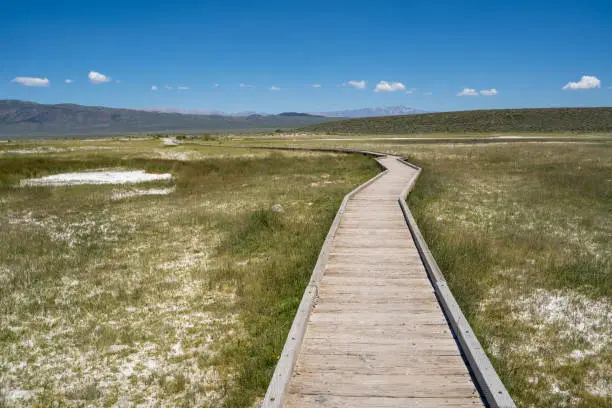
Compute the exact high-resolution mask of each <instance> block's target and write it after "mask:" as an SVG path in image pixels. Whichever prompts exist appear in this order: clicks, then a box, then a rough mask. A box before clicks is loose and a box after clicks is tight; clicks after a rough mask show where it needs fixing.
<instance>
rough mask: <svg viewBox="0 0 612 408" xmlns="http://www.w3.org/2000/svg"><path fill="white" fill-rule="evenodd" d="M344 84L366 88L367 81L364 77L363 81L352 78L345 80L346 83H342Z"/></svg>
mask: <svg viewBox="0 0 612 408" xmlns="http://www.w3.org/2000/svg"><path fill="white" fill-rule="evenodd" d="M342 86H352V87H355V88H357V89H365V87H366V81H364V80H363V79H362V80H361V81H355V80H352V81H348V82H345V83H344V84H342Z"/></svg>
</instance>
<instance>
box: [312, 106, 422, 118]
mask: <svg viewBox="0 0 612 408" xmlns="http://www.w3.org/2000/svg"><path fill="white" fill-rule="evenodd" d="M419 113H430V112H429V111H426V110H423V109H417V108H412V107H409V106H404V105H398V106H378V107H375V108H362V109H346V110H340V111H332V112H316V113H313V115H321V116H326V117H330V118H369V117H376V116H397V115H415V114H419Z"/></svg>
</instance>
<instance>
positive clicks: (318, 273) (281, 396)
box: [243, 146, 516, 408]
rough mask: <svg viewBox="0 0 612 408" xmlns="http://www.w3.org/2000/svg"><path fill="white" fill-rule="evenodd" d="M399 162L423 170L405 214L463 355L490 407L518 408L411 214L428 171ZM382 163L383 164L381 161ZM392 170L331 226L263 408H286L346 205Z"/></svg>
mask: <svg viewBox="0 0 612 408" xmlns="http://www.w3.org/2000/svg"><path fill="white" fill-rule="evenodd" d="M243 147H249V148H260V149H278V150H307V151H322V152H340V153H358V154H365V155H369V156H374V157H376V158H379V157H383V156H390V155H387V154H385V153H380V152H373V151H367V150H355V149H343V148H299V147H297V148H296V147H276V146H275V147H272V146H270V147H263V146H243ZM396 159H397V160H398V161H400V162H401V163H403V164H405V165H406V166H409V167H412V168H413V169H415V170H417V173H416V174H415V175H414V177H413V178H412V180H411V181H410V182H409V183H408V185H407V186H406V188H405V189H404V190H403V191H402V194H401V196H400V197H399V198H398V203H399V205H400V207H401V209H402V213H403V214H404V218H405V220H406V223H407V225H408V228H409V230H410V233H411V235H412V237H413V240H414V242H415V245H416V247H417V250H418V252H419V255H420V257H421V260H422V262H423V264H424V266H425V270H426V271H427V275H428V276H429V279H430V281H431V283H432V286H433V288H434V291H435V294H436V297H437V298H438V301H439V302H440V305H441V307H442V309H443V311H444V313H445V315H446V317H447V319H448V321H449V323H450V326H451V329H452V331H453V333H454V335H455V336H456V338H457V340H458V342H459V346H460V349H461V352H462V353H463V354H464V356H465V358H466V360H467V363H468V366H469V368H470V370H471V371H472V373H473V376H474V379H475V381H476V383H477V386H478V388H479V389H480V391H481V393H482V398H483V399H484V400H485V402H486V404H487V406H489V407H491V408H516V405H515V404H514V401H513V400H512V398H511V397H510V394H509V393H508V390H507V389H506V387H505V386H504V384H503V383H502V381H501V379H500V378H499V376H498V375H497V372H496V371H495V369H494V368H493V365H492V364H491V361H490V360H489V358H488V357H487V355H486V354H485V352H484V350H483V348H482V346H481V344H480V342H479V341H478V339H477V338H476V335H475V334H474V332H473V331H472V328H471V327H470V325H469V323H468V322H467V320H466V318H465V316H464V315H463V312H462V311H461V308H460V307H459V305H458V303H457V301H456V300H455V297H454V296H453V294H452V293H451V291H450V289H449V288H448V285H447V284H446V280H445V279H444V275H443V274H442V272H441V271H440V268H439V267H438V264H437V263H436V260H435V259H434V257H433V255H432V253H431V251H430V250H429V247H428V246H427V243H426V242H425V239H424V238H423V235H422V234H421V232H420V230H419V227H418V226H417V224H416V221H415V220H414V217H413V216H412V213H411V212H410V209H409V207H408V204H407V203H406V200H405V197H407V196H408V194H409V193H410V191H412V189H413V188H414V185H415V183H416V181H417V179H418V177H419V175H420V173H421V171H422V169H421V168H420V167H418V166H415V165H414V164H412V163H409V162H408V161H406V160H405V159H403V158H400V157H396ZM379 164H380V163H379ZM386 173H387V170H385V171H383V172H381V173H379V174H378V175H376V176H375V177H373V178H371V179H370V180H368V181H366V182H365V183H363V184H362V185H360V186H359V187H357V188H356V189H354V190H353V191H351V192H350V193H348V194H347V195H346V196H345V197H344V199H343V200H342V204H341V205H340V208H339V209H338V212H337V213H336V217H335V218H334V221H333V223H332V225H331V227H330V230H329V232H328V234H327V236H326V238H325V241H324V243H323V247H322V248H321V251H320V253H319V258H318V259H317V263H316V265H315V267H314V270H313V273H312V275H311V279H310V282H309V283H308V286H307V287H306V290H305V291H304V295H303V297H302V300H301V302H300V305H299V307H298V311H297V313H296V315H295V318H294V320H293V324H292V325H291V329H290V331H289V335H288V336H287V341H286V342H285V345H284V347H283V351H282V353H281V356H280V358H279V361H278V363H277V365H276V369H275V370H274V374H273V376H272V379H271V380H270V384H269V385H268V389H267V391H266V395H265V397H264V400H263V401H262V404H261V407H262V408H281V407H283V404H284V402H285V397H286V396H287V391H288V388H289V382H290V381H291V376H292V373H293V369H294V367H295V364H296V361H297V358H298V355H299V352H300V348H301V344H302V340H303V339H304V335H305V332H306V326H307V324H308V319H309V317H310V313H311V311H312V308H313V304H314V300H315V298H316V295H317V287H318V283H319V281H320V280H321V278H322V276H323V272H324V267H325V264H326V262H327V259H328V257H329V252H330V249H331V248H330V247H331V243H332V241H333V238H334V235H335V233H336V230H337V229H338V226H339V223H340V219H341V217H342V215H343V213H344V210H345V208H346V205H347V203H348V201H349V199H350V198H351V197H352V196H353V195H355V194H356V193H357V192H359V191H360V190H362V189H363V188H365V187H367V186H368V185H370V184H371V183H373V182H374V181H376V180H378V179H379V178H380V177H382V176H383V175H384V174H386Z"/></svg>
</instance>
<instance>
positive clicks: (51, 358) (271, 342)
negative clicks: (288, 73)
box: [0, 140, 378, 408]
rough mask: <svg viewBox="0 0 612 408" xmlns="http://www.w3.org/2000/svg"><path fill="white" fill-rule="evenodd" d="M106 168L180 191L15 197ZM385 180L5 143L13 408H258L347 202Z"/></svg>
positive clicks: (246, 158) (3, 330)
mask: <svg viewBox="0 0 612 408" xmlns="http://www.w3.org/2000/svg"><path fill="white" fill-rule="evenodd" d="M93 169H133V170H139V169H142V170H147V171H148V172H150V173H171V174H172V176H173V179H172V180H170V181H168V180H166V181H154V182H149V183H145V184H132V185H95V186H92V185H81V186H65V187H16V186H17V185H18V184H19V182H20V181H21V180H23V179H26V178H30V177H40V176H45V175H48V174H55V173H63V172H75V171H83V170H93ZM377 171H378V168H377V167H376V165H375V163H374V162H373V161H372V160H370V159H368V158H365V157H361V156H356V155H342V154H338V155H336V154H325V153H323V154H320V153H308V152H269V151H265V150H247V149H226V148H223V147H202V146H197V145H180V146H176V147H164V146H163V145H162V143H161V141H159V140H95V141H52V142H41V143H21V144H17V143H3V144H0V225H1V228H0V245H1V247H2V248H3V250H2V251H1V252H0V356H1V357H0V406H7V407H13V406H33V407H47V406H74V407H76V406H85V405H86V406H100V407H106V406H113V405H115V404H116V406H118V407H121V408H123V407H128V406H166V407H177V406H189V407H191V406H204V407H206V406H228V407H239V406H250V405H252V404H253V403H254V402H255V401H256V400H257V398H258V397H261V396H263V393H264V392H265V388H266V386H267V383H268V381H269V378H270V376H271V374H272V371H273V369H274V366H275V363H276V361H277V358H278V353H280V350H281V348H282V346H283V343H284V341H285V337H286V334H287V332H288V329H289V327H290V324H291V321H292V319H293V314H294V312H295V309H296V307H297V305H298V303H299V301H300V298H301V296H302V293H303V290H304V287H305V285H306V283H307V281H308V279H309V277H310V273H311V271H312V267H313V266H314V263H315V261H316V258H317V255H318V252H319V248H320V245H321V243H322V241H323V239H324V237H325V234H326V232H327V230H328V228H329V224H330V223H331V220H332V219H333V216H334V214H335V211H336V209H337V206H338V205H339V203H340V201H341V199H342V197H343V196H344V194H346V193H347V192H348V191H350V190H351V189H352V188H353V187H354V186H356V185H358V184H359V183H361V182H363V181H365V180H366V179H368V178H370V177H372V176H373V175H375V174H376V173H377ZM151 191H156V192H158V193H156V194H149V193H150V192H151ZM147 192H148V193H147ZM159 192H161V193H159ZM145 194H146V195H145ZM275 204H280V205H281V207H282V212H275V211H272V210H271V208H272V206H273V205H275Z"/></svg>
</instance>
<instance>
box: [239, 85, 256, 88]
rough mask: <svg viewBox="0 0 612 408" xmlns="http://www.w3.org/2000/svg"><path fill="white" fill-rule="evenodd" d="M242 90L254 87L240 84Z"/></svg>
mask: <svg viewBox="0 0 612 408" xmlns="http://www.w3.org/2000/svg"><path fill="white" fill-rule="evenodd" d="M240 87H241V88H252V87H253V85H249V84H240Z"/></svg>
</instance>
